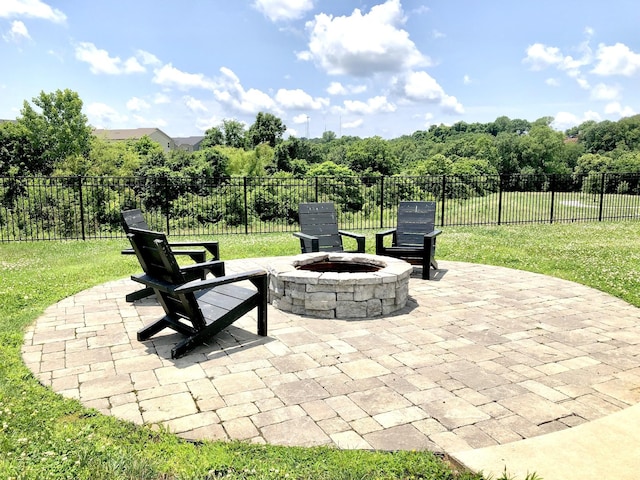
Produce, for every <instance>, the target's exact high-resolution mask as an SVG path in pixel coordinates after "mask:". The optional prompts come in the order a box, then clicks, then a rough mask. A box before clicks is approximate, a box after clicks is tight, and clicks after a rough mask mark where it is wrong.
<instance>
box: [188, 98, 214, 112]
mask: <svg viewBox="0 0 640 480" xmlns="http://www.w3.org/2000/svg"><path fill="white" fill-rule="evenodd" d="M182 100H183V101H184V104H185V105H186V106H187V108H188V109H189V110H191V111H192V112H198V111H200V112H207V111H208V110H209V109H208V108H207V107H205V105H204V103H202V101H200V100H198V99H197V98H193V97H192V96H190V95H185V96H184V97H183V98H182Z"/></svg>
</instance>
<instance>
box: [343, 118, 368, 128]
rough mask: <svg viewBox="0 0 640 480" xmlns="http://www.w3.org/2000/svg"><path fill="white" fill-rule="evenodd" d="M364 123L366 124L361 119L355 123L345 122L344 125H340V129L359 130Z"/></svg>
mask: <svg viewBox="0 0 640 480" xmlns="http://www.w3.org/2000/svg"><path fill="white" fill-rule="evenodd" d="M363 123H364V120H362V119H361V118H358V119H357V120H354V121H353V122H344V123H342V124H340V127H341V128H344V129H352V128H358V127H359V126H361V125H362V124H363Z"/></svg>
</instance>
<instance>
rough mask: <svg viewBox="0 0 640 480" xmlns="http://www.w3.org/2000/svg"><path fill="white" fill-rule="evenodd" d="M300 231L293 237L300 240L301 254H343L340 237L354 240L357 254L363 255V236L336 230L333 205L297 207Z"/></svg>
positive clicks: (336, 222) (308, 204)
mask: <svg viewBox="0 0 640 480" xmlns="http://www.w3.org/2000/svg"><path fill="white" fill-rule="evenodd" d="M298 217H299V222H300V230H302V232H295V233H294V235H295V236H296V237H298V238H299V239H300V249H301V250H302V253H310V252H343V251H345V250H344V247H343V244H342V237H343V236H346V237H351V238H354V239H355V240H356V246H357V248H356V250H355V252H357V253H364V249H365V236H364V235H360V234H358V233H352V232H347V231H346V230H339V229H338V218H337V216H336V208H335V205H334V204H333V203H331V202H325V203H301V204H300V205H299V206H298Z"/></svg>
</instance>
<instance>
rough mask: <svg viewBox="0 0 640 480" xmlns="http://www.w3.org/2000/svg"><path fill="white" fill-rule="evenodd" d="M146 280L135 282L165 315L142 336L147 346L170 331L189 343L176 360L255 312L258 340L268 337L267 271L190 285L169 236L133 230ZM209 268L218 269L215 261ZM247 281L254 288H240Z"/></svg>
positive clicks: (176, 350) (175, 349)
mask: <svg viewBox="0 0 640 480" xmlns="http://www.w3.org/2000/svg"><path fill="white" fill-rule="evenodd" d="M127 236H128V238H129V241H130V242H131V246H132V247H133V250H134V251H135V253H136V256H137V257H138V260H139V261H140V265H141V266H142V269H143V270H144V274H140V275H134V276H132V277H131V278H132V279H133V280H134V281H137V282H139V283H142V284H144V285H146V286H147V287H150V288H152V289H153V291H154V292H155V294H156V298H157V299H158V302H159V303H160V305H162V308H163V309H164V312H165V315H164V317H162V318H160V319H159V320H157V321H156V322H153V323H152V324H150V325H148V326H146V327H144V328H143V329H141V330H140V331H139V332H138V335H137V336H138V340H139V341H145V340H148V339H149V338H151V337H152V336H154V335H155V334H156V333H158V332H160V331H161V330H164V329H165V328H170V329H172V330H175V331H176V332H179V333H182V334H183V335H185V336H186V339H184V340H182V341H181V342H179V343H178V344H177V345H176V346H174V347H173V348H172V350H171V357H172V358H177V357H180V356H182V355H183V354H185V353H186V352H187V351H188V350H190V349H192V348H193V347H195V346H197V345H199V344H201V343H202V342H203V341H205V340H206V339H207V338H209V337H211V336H213V335H215V334H216V333H218V332H220V331H221V330H223V329H225V328H226V327H228V326H229V325H231V324H232V323H233V322H235V321H236V320H238V319H239V318H241V317H242V316H243V315H245V314H246V313H248V312H249V311H251V310H252V309H253V308H257V309H258V313H257V317H258V328H257V330H258V335H261V336H265V335H267V295H268V290H267V273H266V272H265V271H264V270H255V271H251V272H246V273H241V274H235V275H226V276H221V277H215V278H211V279H206V280H201V279H198V280H191V281H189V277H188V275H186V274H185V270H188V268H189V267H180V266H179V265H178V262H177V261H176V259H175V256H174V255H173V252H172V251H171V247H170V246H169V242H168V240H167V238H166V236H165V235H164V234H163V233H160V232H153V231H149V230H142V229H135V228H132V229H131V231H130V233H129V234H128V235H127ZM210 263H211V264H214V263H219V262H216V261H213V262H210ZM245 280H249V281H250V282H251V283H252V284H253V285H254V287H255V288H248V287H245V286H241V285H237V284H238V283H239V282H242V281H245Z"/></svg>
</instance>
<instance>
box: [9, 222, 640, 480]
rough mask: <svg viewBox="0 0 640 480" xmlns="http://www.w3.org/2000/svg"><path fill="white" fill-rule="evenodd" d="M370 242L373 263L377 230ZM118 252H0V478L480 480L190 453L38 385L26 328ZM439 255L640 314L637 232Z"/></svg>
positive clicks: (491, 239)
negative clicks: (584, 288)
mask: <svg viewBox="0 0 640 480" xmlns="http://www.w3.org/2000/svg"><path fill="white" fill-rule="evenodd" d="M365 233H366V234H367V237H368V238H367V245H368V251H370V252H371V253H373V251H372V250H373V248H374V235H373V232H365ZM218 240H220V245H221V254H222V258H223V259H226V260H228V259H232V258H242V257H253V256H272V255H289V254H295V253H297V252H298V251H299V246H298V243H297V242H298V241H297V239H295V238H294V237H293V236H292V235H291V234H274V235H252V236H243V235H235V236H224V237H219V238H218ZM125 246H127V245H126V241H125V240H103V241H88V242H76V241H73V242H27V243H4V244H0V271H1V272H2V275H1V280H0V421H1V427H0V428H1V429H2V431H1V433H0V453H1V454H2V455H0V478H3V479H5V478H6V479H8V478H16V479H18V478H19V479H51V478H55V479H57V478H61V479H62V478H65V479H66V478H69V479H85V478H86V479H105V480H106V479H109V480H112V479H215V478H226V479H235V478H256V479H262V478H273V479H276V478H305V479H374V478H376V479H377V478H389V479H392V478H423V479H434V480H445V479H447V480H453V479H480V478H481V476H479V475H472V474H468V473H461V474H458V473H455V472H453V471H452V470H451V468H450V467H449V466H448V465H447V464H446V463H444V462H443V461H442V460H441V459H439V458H438V457H436V456H434V455H432V454H429V453H424V452H368V451H343V450H337V449H332V448H285V447H274V446H264V445H252V444H248V443H242V442H204V443H199V444H192V443H189V442H186V441H182V440H180V439H179V438H177V437H176V436H174V435H172V434H170V433H168V432H165V431H162V430H158V429H154V428H151V427H139V426H135V425H133V424H129V423H127V422H123V421H119V420H116V419H114V418H111V417H105V416H103V415H100V414H98V413H97V412H95V411H93V410H89V409H86V408H84V407H82V406H81V405H80V404H79V403H78V402H77V401H75V400H69V399H64V398H62V397H60V396H58V395H57V394H54V393H53V392H52V391H51V390H49V389H47V388H44V387H42V386H41V385H40V384H39V383H38V382H37V380H36V379H35V378H34V377H33V376H32V375H31V373H30V372H29V370H28V369H27V368H26V367H25V366H24V364H23V363H22V360H21V358H20V348H21V345H22V339H23V333H24V329H25V327H26V326H27V325H29V324H30V323H31V322H33V321H34V320H35V319H36V318H37V317H38V316H39V315H40V314H41V313H42V312H43V310H44V309H45V308H46V307H47V306H49V305H51V304H53V303H55V302H57V301H59V300H61V299H63V298H65V297H67V296H69V295H72V294H74V293H77V292H79V291H81V290H83V289H86V288H88V287H91V286H93V285H96V284H99V283H102V282H105V281H107V280H113V279H116V278H122V277H126V276H128V275H130V274H131V273H135V272H137V271H138V270H139V266H138V265H137V263H136V260H135V258H134V257H132V256H121V255H120V254H119V251H120V249H121V248H123V247H125ZM437 256H438V258H439V259H443V260H456V261H467V262H477V263H486V264H492V265H502V266H506V267H510V268H519V269H523V270H529V271H534V272H539V273H545V274H549V275H553V276H556V277H560V278H564V279H567V280H572V281H576V282H579V283H582V284H585V285H589V286H591V287H594V288H597V289H599V290H602V291H605V292H608V293H610V294H612V295H615V296H617V297H620V298H622V299H624V300H626V301H628V302H630V303H632V304H634V305H636V306H640V288H639V287H640V269H639V268H638V265H640V223H638V222H620V223H589V224H554V225H527V226H518V227H506V226H502V227H464V228H462V227H457V228H446V229H445V231H444V233H443V234H442V235H441V236H440V237H438V255H437ZM505 478H506V477H505Z"/></svg>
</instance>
